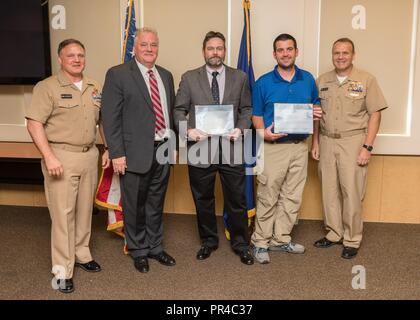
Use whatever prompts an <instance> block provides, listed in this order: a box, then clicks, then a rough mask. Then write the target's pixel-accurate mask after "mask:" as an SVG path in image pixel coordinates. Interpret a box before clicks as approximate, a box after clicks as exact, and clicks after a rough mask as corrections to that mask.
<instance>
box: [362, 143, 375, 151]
mask: <svg viewBox="0 0 420 320" xmlns="http://www.w3.org/2000/svg"><path fill="white" fill-rule="evenodd" d="M363 148H365V149H366V150H367V151H369V152H372V150H373V146H368V145H367V144H364V145H363Z"/></svg>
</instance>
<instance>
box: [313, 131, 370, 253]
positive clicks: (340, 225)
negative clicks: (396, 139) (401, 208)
mask: <svg viewBox="0 0 420 320" xmlns="http://www.w3.org/2000/svg"><path fill="white" fill-rule="evenodd" d="M365 137H366V135H365V134H364V133H362V134H358V135H355V136H351V137H345V138H341V139H332V138H329V137H327V136H324V135H320V160H319V166H318V173H319V177H320V179H321V184H322V202H323V210H324V223H325V227H326V229H327V231H328V233H327V235H326V238H327V239H328V240H330V241H340V240H341V239H343V245H344V246H347V247H354V248H358V247H359V246H360V242H361V241H362V231H363V220H362V201H363V198H364V196H365V191H366V178H367V166H364V167H361V166H359V165H358V164H357V157H358V155H359V153H360V150H361V148H362V145H363V143H364V140H365Z"/></svg>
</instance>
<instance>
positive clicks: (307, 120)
mask: <svg viewBox="0 0 420 320" xmlns="http://www.w3.org/2000/svg"><path fill="white" fill-rule="evenodd" d="M313 131H314V127H313V105H312V104H310V103H274V132H275V133H280V132H281V133H296V134H312V133H313Z"/></svg>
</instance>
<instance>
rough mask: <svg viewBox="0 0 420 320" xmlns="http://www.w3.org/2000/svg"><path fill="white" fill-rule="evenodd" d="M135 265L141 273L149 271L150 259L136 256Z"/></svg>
mask: <svg viewBox="0 0 420 320" xmlns="http://www.w3.org/2000/svg"><path fill="white" fill-rule="evenodd" d="M134 267H136V269H137V270H138V271H140V272H141V273H147V272H149V261H147V257H137V258H134Z"/></svg>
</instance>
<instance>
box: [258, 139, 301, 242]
mask: <svg viewBox="0 0 420 320" xmlns="http://www.w3.org/2000/svg"><path fill="white" fill-rule="evenodd" d="M263 157H264V170H263V172H262V173H261V174H259V175H258V176H257V181H258V188H257V208H256V209H257V212H256V218H255V231H254V233H253V235H252V237H251V242H252V243H253V244H254V246H256V247H260V248H268V247H269V246H276V245H280V244H284V243H289V242H290V241H291V236H290V233H291V231H292V229H293V226H294V225H295V222H296V219H297V215H298V212H299V209H300V205H301V203H302V193H303V189H304V187H305V182H306V176H307V167H308V146H307V143H306V142H300V143H296V144H293V143H291V144H286V143H284V144H271V143H265V144H264V155H263Z"/></svg>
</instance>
